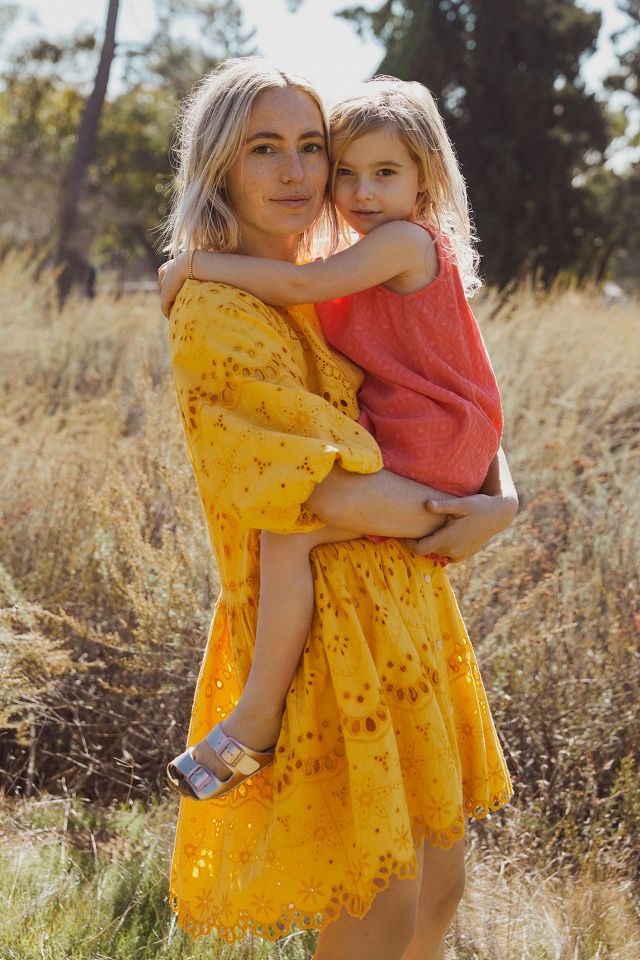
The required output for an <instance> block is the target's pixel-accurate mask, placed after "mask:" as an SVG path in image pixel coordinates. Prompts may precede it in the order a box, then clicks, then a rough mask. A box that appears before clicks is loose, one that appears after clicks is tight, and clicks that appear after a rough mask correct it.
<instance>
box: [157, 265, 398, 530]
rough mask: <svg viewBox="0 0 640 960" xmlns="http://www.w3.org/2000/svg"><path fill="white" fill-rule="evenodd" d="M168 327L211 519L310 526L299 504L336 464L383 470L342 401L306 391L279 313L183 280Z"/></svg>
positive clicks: (300, 352) (303, 359)
mask: <svg viewBox="0 0 640 960" xmlns="http://www.w3.org/2000/svg"><path fill="white" fill-rule="evenodd" d="M170 327H171V333H170V339H171V355H172V363H173V372H174V379H175V385H176V391H177V396H178V405H179V409H180V414H181V417H182V422H183V426H184V430H185V436H186V440H187V446H188V448H189V455H190V458H191V463H192V466H193V470H194V473H195V477H196V482H197V484H198V488H199V491H200V495H201V498H202V501H203V504H204V507H205V510H206V512H207V516H208V519H209V520H211V521H214V522H219V520H220V518H221V517H222V516H228V517H229V518H231V519H233V520H235V521H237V522H239V523H240V524H241V525H242V526H244V527H247V528H258V529H265V530H270V531H272V532H275V533H293V532H301V531H302V530H308V529H313V528H314V527H318V526H321V525H322V523H321V521H320V520H318V518H317V517H314V516H313V515H312V514H310V513H309V512H308V511H306V510H305V509H304V507H303V506H302V505H303V504H304V503H305V501H306V500H307V499H308V497H309V496H310V495H311V493H312V490H313V488H314V486H315V484H317V483H319V482H320V481H321V480H323V479H324V478H325V477H326V476H327V474H328V473H329V471H330V470H331V468H332V467H333V465H334V463H336V462H338V463H339V464H340V465H341V466H342V467H343V468H344V469H345V470H348V471H352V472H354V473H375V472H377V471H378V470H379V469H381V467H382V460H381V457H380V451H379V448H378V446H377V444H376V443H375V441H374V440H373V438H372V437H371V436H370V435H369V434H368V433H367V432H366V431H365V430H364V429H363V428H362V427H361V426H360V425H359V424H357V423H356V422H355V420H353V419H351V418H350V417H349V416H346V415H345V413H344V412H343V410H344V409H345V407H348V406H349V404H348V403H347V402H345V400H344V398H342V399H340V398H339V397H338V396H337V394H335V393H334V395H333V396H332V395H331V391H323V395H322V396H319V395H317V394H315V393H313V392H311V390H310V389H309V387H308V385H307V365H308V356H306V355H305V351H306V354H307V355H308V353H309V347H308V344H307V345H306V346H305V343H304V340H300V338H296V336H294V335H292V333H291V331H290V330H289V329H288V328H287V322H286V319H285V318H284V317H283V316H282V315H281V314H280V313H279V312H278V311H276V310H275V309H273V308H270V307H267V306H265V305H264V304H262V303H260V301H258V300H256V299H255V298H253V297H250V296H249V295H248V294H243V293H241V292H239V291H236V290H234V289H233V288H230V287H227V286H224V285H221V284H193V283H190V284H185V286H184V287H183V291H182V293H181V295H180V296H179V297H178V299H177V300H176V303H175V304H174V307H173V309H172V312H171V321H170ZM327 358H328V359H330V357H329V355H327ZM338 382H339V381H338V380H336V384H338ZM351 406H353V400H352V401H351Z"/></svg>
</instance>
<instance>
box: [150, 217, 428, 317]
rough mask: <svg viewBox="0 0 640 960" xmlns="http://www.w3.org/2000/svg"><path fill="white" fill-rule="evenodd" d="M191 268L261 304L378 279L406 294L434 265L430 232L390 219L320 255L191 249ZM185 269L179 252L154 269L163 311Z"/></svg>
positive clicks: (331, 294)
mask: <svg viewBox="0 0 640 960" xmlns="http://www.w3.org/2000/svg"><path fill="white" fill-rule="evenodd" d="M192 269H193V276H194V278H195V279H196V280H210V281H216V282H218V283H228V284H229V285H230V286H232V287H238V288H240V289H241V290H247V291H248V292H249V293H252V294H253V296H254V297H257V298H258V299H259V300H263V301H264V302H265V303H271V304H274V305H275V306H279V307H289V306H294V305H295V304H297V303H319V302H321V301H323V300H333V299H335V298H336V297H345V296H348V295H349V294H352V293H358V292H359V291H360V290H367V289H368V288H369V287H375V286H376V285H377V284H380V283H384V284H386V285H387V286H388V287H389V288H390V289H391V290H393V291H395V292H396V293H411V292H413V291H414V290H419V289H420V288H421V287H424V286H426V285H427V284H428V283H429V282H430V281H431V280H433V278H434V277H435V276H436V274H437V271H438V265H437V255H436V250H435V244H434V242H433V239H432V237H431V235H430V234H429V233H428V232H427V231H426V230H423V229H422V227H419V226H418V225H417V224H415V223H409V222H407V221H405V220H394V221H392V222H390V223H384V224H382V225H381V226H379V227H376V228H375V230H372V231H371V233H368V234H367V235H366V236H365V237H363V238H362V239H361V240H358V241H357V243H354V244H353V246H351V247H348V248H347V249H346V250H342V251H340V253H336V254H334V255H333V256H331V257H328V258H327V259H326V260H318V261H314V262H312V263H304V264H295V263H288V262H286V261H283V260H267V259H263V258H261V257H245V256H240V255H237V254H233V253H209V252H207V251H205V250H196V251H195V252H194V254H193V259H192ZM187 271H188V264H187V257H186V254H183V253H181V254H180V255H179V256H178V257H176V259H175V260H171V261H169V263H168V264H163V266H162V267H161V268H160V271H159V276H160V284H161V301H162V312H163V313H164V315H165V316H168V315H169V310H170V309H171V304H172V303H173V301H174V300H175V298H176V296H177V294H178V291H179V290H180V287H181V286H182V284H183V283H184V281H185V280H186V279H187V278H188V273H187Z"/></svg>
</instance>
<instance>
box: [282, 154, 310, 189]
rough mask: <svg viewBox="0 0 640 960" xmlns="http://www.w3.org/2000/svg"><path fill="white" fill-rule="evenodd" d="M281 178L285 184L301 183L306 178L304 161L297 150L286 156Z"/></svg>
mask: <svg viewBox="0 0 640 960" xmlns="http://www.w3.org/2000/svg"><path fill="white" fill-rule="evenodd" d="M281 177H282V181H283V183H300V182H301V181H302V179H303V178H304V170H303V169H302V161H301V160H300V154H299V153H298V151H297V150H294V151H292V152H291V153H288V154H286V155H285V159H284V163H283V166H282V172H281Z"/></svg>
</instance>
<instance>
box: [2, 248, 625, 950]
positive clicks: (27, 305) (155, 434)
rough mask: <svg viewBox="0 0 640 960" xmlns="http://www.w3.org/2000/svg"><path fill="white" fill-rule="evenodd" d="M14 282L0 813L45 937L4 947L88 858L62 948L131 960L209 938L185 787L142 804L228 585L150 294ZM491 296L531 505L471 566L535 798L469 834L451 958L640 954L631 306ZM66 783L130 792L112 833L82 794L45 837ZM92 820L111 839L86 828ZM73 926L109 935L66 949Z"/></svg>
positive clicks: (493, 678) (7, 347)
mask: <svg viewBox="0 0 640 960" xmlns="http://www.w3.org/2000/svg"><path fill="white" fill-rule="evenodd" d="M0 290H1V292H2V303H3V307H4V309H3V311H2V314H1V315H0V325H1V326H2V331H1V340H0V377H1V380H0V383H1V389H2V408H1V412H0V455H1V457H2V464H3V470H2V473H1V474H0V504H1V506H0V509H1V517H2V523H1V525H0V558H1V561H0V600H1V603H0V607H1V610H0V670H1V680H2V682H1V685H0V724H1V725H2V731H3V732H2V738H1V740H0V767H1V768H2V776H3V783H4V788H5V791H6V792H7V794H9V795H22V796H23V797H31V800H30V801H24V800H20V801H17V800H13V801H11V802H10V803H9V804H8V806H7V805H5V808H4V811H5V812H6V811H7V810H8V811H9V816H10V818H13V819H14V820H15V821H16V822H17V827H16V829H15V830H14V831H11V830H9V831H8V832H7V834H6V837H5V839H6V840H7V843H8V844H9V846H8V847H7V846H6V844H5V845H4V846H3V845H2V843H1V842H0V851H1V852H2V856H7V857H11V856H12V855H13V854H12V851H13V850H14V849H15V842H16V837H17V836H21V837H23V839H24V841H25V844H26V846H25V849H26V850H27V853H24V857H25V858H26V859H25V860H24V863H23V865H22V866H21V867H20V870H21V873H20V874H16V875H14V874H11V871H10V870H9V869H3V871H0V872H3V873H4V875H5V879H6V880H7V882H8V880H9V879H11V878H13V879H11V883H10V885H9V887H5V888H3V889H2V890H0V898H2V897H4V900H5V903H6V904H12V905H13V906H14V907H15V906H16V904H17V908H18V915H20V910H23V911H24V910H27V911H28V910H29V909H30V906H29V905H30V904H31V906H32V907H33V905H34V904H44V905H45V907H46V909H44V908H43V910H44V912H43V916H44V917H45V920H43V921H42V924H44V926H42V924H41V925H40V927H38V930H39V933H37V937H40V940H37V937H36V933H34V935H33V937H35V939H34V938H31V939H29V940H24V941H22V940H14V941H11V940H8V941H5V944H2V942H1V941H0V946H2V947H3V949H5V953H6V955H7V957H11V958H12V960H17V958H21V957H23V956H24V957H27V956H29V957H30V956H36V955H40V954H39V953H38V952H37V951H36V952H34V949H35V947H34V944H35V943H36V942H37V943H40V944H41V945H42V943H44V941H43V940H42V936H44V930H45V927H46V922H47V921H46V917H48V916H50V914H48V913H47V909H49V907H51V909H52V910H53V909H56V910H63V911H65V916H66V915H67V913H68V912H69V911H68V905H69V903H71V902H75V901H74V900H73V896H72V894H71V893H69V891H70V890H73V889H79V887H73V883H75V882H76V881H75V880H73V878H74V877H76V878H77V877H78V876H82V877H85V879H86V881H87V884H88V887H87V889H88V890H89V891H94V893H95V898H94V900H95V902H92V906H95V910H93V912H91V910H90V909H89V902H88V901H87V900H83V904H84V906H83V908H82V910H80V908H79V907H78V906H76V907H74V910H75V913H74V911H71V914H70V916H71V915H73V916H75V918H76V920H75V922H76V927H73V921H72V919H69V921H68V923H69V924H70V926H68V927H66V926H65V924H64V923H62V921H60V922H59V923H57V924H56V925H55V929H56V931H58V932H57V933H56V934H55V936H56V937H57V938H58V939H57V940H55V938H54V939H51V938H50V940H49V941H48V944H49V945H48V947H47V950H48V952H45V953H42V955H43V956H47V957H51V958H55V957H58V956H60V957H62V956H77V957H78V960H80V958H82V960H84V958H85V957H87V958H88V957H90V956H94V955H95V956H104V957H107V956H111V955H113V956H116V955H125V953H126V954H127V955H129V953H130V955H132V956H133V955H134V952H132V951H133V947H132V948H131V951H129V948H128V947H126V949H125V941H126V942H127V943H128V942H129V941H128V940H127V939H126V938H127V937H130V938H131V944H134V943H135V944H136V946H135V955H137V956H138V955H139V956H149V957H151V956H156V955H158V956H159V955H163V956H172V955H176V956H178V955H180V956H185V957H187V956H193V957H196V956H201V955H202V956H204V953H200V952H199V951H200V947H198V948H196V947H193V948H191V947H187V946H186V945H184V944H182V941H180V943H181V944H182V945H181V946H180V949H178V947H177V946H176V944H177V943H178V941H176V940H175V939H173V940H172V939H171V937H172V936H174V935H173V934H171V930H170V926H169V919H168V916H165V914H164V912H163V911H164V906H162V897H163V896H164V893H165V890H164V871H165V869H166V855H167V848H166V844H164V846H163V844H159V843H157V842H156V843H155V845H154V843H153V842H152V843H151V846H152V847H153V851H151V852H149V850H148V846H147V843H148V838H149V837H152V838H153V837H156V838H157V837H158V836H160V835H161V836H163V837H166V836H169V835H170V821H171V818H172V815H173V813H172V811H173V807H172V806H171V807H167V806H166V805H165V804H161V805H160V807H158V808H156V807H152V808H151V809H150V810H149V811H148V812H147V813H144V812H143V808H142V807H141V806H140V803H141V802H143V801H146V800H147V799H148V798H149V797H150V795H151V794H152V793H153V792H154V791H156V790H159V791H162V790H163V789H164V786H163V783H162V769H163V761H164V760H165V759H166V757H167V756H168V755H171V753H172V752H173V751H177V750H178V749H181V747H182V742H183V736H184V730H185V727H186V721H187V715H188V711H189V707H190V702H191V696H192V690H193V685H194V681H195V673H196V670H197V667H198V660H199V654H200V651H201V649H202V646H203V641H204V637H205V634H206V630H207V627H208V624H209V619H210V615H211V610H212V606H213V600H214V598H215V595H216V590H217V582H216V572H215V570H214V568H213V565H212V562H211V556H210V550H209V546H208V544H207V542H206V535H205V528H204V521H203V518H202V515H201V511H200V506H199V503H198V501H197V498H196V494H195V489H194V484H193V480H192V476H191V469H190V466H189V462H188V458H187V455H186V449H185V447H184V443H183V439H182V435H181V428H180V424H179V419H178V415H177V411H176V407H175V401H174V396H173V387H172V383H171V376H170V371H169V367H168V358H167V352H166V346H165V340H166V330H165V321H164V320H163V319H162V318H161V317H160V315H159V313H158V309H157V305H156V302H155V300H154V298H153V297H142V296H140V297H128V298H123V299H121V300H117V301H114V300H112V299H107V298H104V297H103V298H98V299H97V300H95V301H93V302H91V303H87V302H86V301H75V302H72V303H70V304H69V305H68V306H67V307H66V308H65V311H64V312H63V313H62V314H60V313H58V311H57V309H56V307H55V299H54V286H53V281H52V278H51V277H50V276H48V275H44V276H40V277H39V278H36V276H35V271H34V269H33V267H32V266H31V265H30V263H29V262H28V260H24V259H20V258H13V259H12V258H8V259H6V260H5V261H4V262H3V263H2V264H0ZM476 309H477V312H478V315H479V318H480V321H481V324H482V327H483V330H484V333H485V337H486V339H487V342H488V344H489V348H490V352H491V354H492V358H493V361H494V365H495V367H496V371H497V374H498V377H499V379H500V382H501V386H502V390H503V397H504V405H505V415H506V423H507V429H506V435H505V445H506V447H507V450H508V454H509V460H510V463H511V466H512V469H513V472H514V475H515V477H516V481H517V484H518V488H519V491H520V497H521V509H520V513H519V516H518V518H517V519H516V522H515V523H514V525H513V526H512V528H511V529H510V530H509V531H507V533H505V534H504V535H503V536H502V537H501V538H500V539H499V540H497V541H496V542H494V543H493V544H491V545H489V547H488V548H487V549H486V550H485V551H483V553H482V554H481V555H479V556H478V557H476V558H474V560H473V561H471V562H469V563H467V564H465V565H464V566H461V567H459V568H455V569H453V570H452V578H453V579H454V582H455V586H456V590H457V592H458V595H459V598H460V603H461V606H462V609H463V612H464V615H465V619H466V620H467V623H468V626H469V628H470V632H471V634H472V636H473V638H474V640H475V643H476V648H477V651H478V655H479V658H480V661H481V665H482V669H483V675H484V679H485V683H486V685H487V686H488V688H489V695H490V700H491V703H492V707H493V711H494V715H495V717H496V722H497V724H498V727H499V729H500V731H501V733H502V735H503V737H504V740H505V744H506V749H507V753H508V756H509V760H510V765H511V768H512V772H513V774H514V779H515V783H516V796H515V800H514V808H513V810H512V811H511V812H507V813H504V814H501V815H499V816H498V817H496V818H494V819H493V820H491V821H489V822H488V823H485V824H482V825H478V826H477V827H476V828H474V831H473V836H474V841H473V846H474V849H473V851H472V853H471V858H470V873H471V880H470V886H469V892H468V895H467V897H466V899H465V904H464V907H463V908H462V910H461V912H460V919H459V921H458V928H457V930H456V931H455V932H454V935H453V938H452V951H453V952H452V956H453V955H454V954H455V956H456V957H458V958H462V960H466V958H469V960H471V958H478V960H485V958H486V960H521V958H538V957H540V958H547V957H548V958H561V960H564V958H566V960H576V958H577V960H582V958H589V960H591V958H593V960H596V958H604V957H608V958H609V957H610V958H623V957H624V958H627V957H631V956H633V955H635V953H640V924H639V919H638V914H637V906H636V900H635V899H634V898H633V897H632V895H631V890H632V888H631V886H630V884H632V883H633V882H634V881H637V879H638V874H639V873H640V870H639V869H638V853H637V851H638V849H639V848H640V775H639V771H638V755H639V753H640V749H639V747H640V724H639V723H638V711H637V704H638V700H639V696H640V669H639V667H640V660H639V652H638V638H639V635H640V600H639V593H638V563H639V557H640V550H639V540H640V533H639V527H638V501H639V494H640V490H639V480H638V469H637V466H638V454H639V445H640V444H639V435H640V398H639V396H638V390H637V371H638V369H640V330H639V326H640V320H639V318H638V309H637V304H628V305H619V306H609V305H607V304H605V303H604V302H603V300H602V299H601V298H600V296H599V295H598V293H597V292H595V291H594V292H592V293H586V292H576V291H572V290H568V291H567V290H565V291H553V292H551V294H548V295H545V296H542V295H539V294H538V293H536V292H535V291H532V290H522V291H520V292H519V293H517V294H515V295H514V296H512V297H511V298H510V299H509V300H508V301H506V302H504V303H500V302H499V301H498V300H497V298H496V297H495V296H494V295H492V294H485V295H484V297H483V298H482V299H479V301H478V304H477V308H476ZM49 795H53V796H54V797H59V798H62V801H64V802H61V803H60V804H58V805H57V806H58V807H59V808H60V809H62V810H64V809H69V810H71V809H75V807H74V806H73V805H74V804H75V805H78V804H80V807H81V808H82V809H85V808H84V807H82V804H81V801H80V799H75V798H79V797H87V798H91V799H92V800H98V801H104V802H107V801H112V800H117V801H123V800H124V801H129V802H132V801H133V802H134V806H133V807H129V808H123V810H122V811H121V812H120V813H114V812H111V813H109V812H107V811H105V810H103V808H98V810H102V811H103V812H102V813H96V814H95V816H98V817H99V816H102V817H105V818H107V820H108V824H107V826H104V825H103V827H100V828H96V829H94V827H93V826H92V823H93V821H91V820H90V819H89V820H87V816H88V815H87V814H82V815H81V813H77V815H76V814H73V815H71V814H69V817H68V819H67V825H66V827H64V823H60V822H58V825H57V827H56V828H55V830H53V833H52V834H51V836H54V837H55V840H53V841H51V843H52V844H53V847H54V852H53V853H51V850H50V846H51V844H49V845H47V844H39V841H38V842H35V841H34V840H33V830H34V829H36V828H34V827H33V821H34V819H35V821H36V822H37V818H38V816H39V814H38V811H39V810H40V808H41V806H43V805H44V809H46V810H49V807H47V806H46V803H52V802H53V801H50V800H48V797H49ZM65 804H66V807H65ZM54 806H55V804H54ZM126 809H129V811H130V812H129V813H126ZM47 815H49V814H47ZM74 817H76V819H77V820H78V823H79V824H80V826H78V831H80V833H82V835H83V836H84V838H85V840H87V837H90V836H93V838H94V839H93V841H92V842H93V846H91V841H90V840H87V843H89V848H86V849H85V847H83V846H82V843H84V840H83V841H82V843H81V844H80V849H79V850H78V849H76V845H75V841H74V840H73V838H72V834H73V822H74ZM83 817H84V819H83ZM118 817H120V820H118ZM128 817H129V818H131V817H133V818H134V820H131V819H127V818H128ZM109 818H111V819H109ZM113 818H115V820H114V819H113ZM125 821H126V824H125ZM134 821H135V822H134ZM123 824H125V825H124V826H123ZM132 824H133V826H132ZM38 829H39V828H38ZM52 829H53V828H52ZM100 829H102V830H103V833H104V838H106V839H105V841H104V843H103V842H102V841H101V840H100V836H101V834H100ZM131 830H133V831H134V833H135V831H136V830H139V831H140V834H139V836H138V834H136V837H138V839H136V840H135V842H134V841H132V840H131V837H130V832H131ZM83 831H84V832H83ZM92 831H93V832H92ZM76 832H77V831H76ZM47 836H49V835H47ZM65 837H66V840H65V839H64V838H65ZM127 837H128V838H129V839H127ZM145 837H146V838H147V839H144V838H145ZM114 838H116V839H114ZM118 838H119V839H118ZM123 838H124V839H123ZM1 839H2V838H0V840H1ZM118 844H120V847H121V848H122V849H121V850H120V853H118V855H117V856H115V855H114V856H115V859H114V857H113V856H112V853H113V848H114V845H115V846H117V845H118ZM60 846H61V847H62V849H63V850H64V851H65V852H64V855H63V854H59V856H58V852H56V851H58V849H59V847H60ZM119 849H120V848H119ZM29 851H31V852H29ZM123 851H124V852H123ZM145 851H146V852H145ZM147 854H148V856H147ZM21 856H23V855H22V854H21ZM83 858H84V859H83ZM145 858H146V859H145ZM112 861H113V863H116V866H113V865H112ZM21 863H22V861H21ZM117 864H120V866H118V865H117ZM141 865H146V866H144V869H142V866H141ZM54 866H55V869H54ZM138 867H140V870H139V872H138V873H137V874H136V872H135V871H136V869H137V868H138ZM74 871H75V872H74ZM78 871H79V872H78ZM46 877H48V878H49V879H48V880H46V881H45V878H46ZM136 877H137V879H136ZM20 878H22V879H20ZM38 878H39V879H38ZM23 880H24V883H23ZM71 881H73V883H71ZM152 881H153V882H152ZM70 883H71V886H70ZM119 883H120V884H121V886H118V884H119ZM136 884H137V886H136ZM145 884H147V886H145ZM113 890H116V892H117V890H119V891H120V893H119V894H118V895H117V896H116V895H115V893H113V895H112V893H110V892H109V891H113ZM99 891H103V893H100V895H99V896H98V892H99ZM127 891H128V893H127ZM127 897H129V900H128V901H127ZM30 898H31V899H30ZM132 898H133V901H132ZM136 898H137V899H136ZM89 899H91V897H90V898H89ZM127 902H128V903H131V902H135V903H136V904H137V906H136V907H135V909H133V910H131V909H129V908H128V907H126V906H124V904H125V903H127ZM46 905H48V907H47V906H46ZM154 918H155V919H154ZM158 918H159V919H158ZM156 921H157V922H156ZM34 922H35V921H34ZM39 922H40V921H38V923H39ZM80 925H83V928H85V927H86V929H90V930H92V931H93V932H92V933H91V936H92V937H94V940H93V941H92V942H93V944H94V946H91V945H88V946H87V948H86V950H84V948H82V950H81V949H80V948H78V950H77V952H76V953H68V952H67V953H65V952H64V951H65V950H66V949H67V948H66V947H65V946H64V944H65V943H66V942H67V941H66V940H65V937H68V936H71V932H73V929H77V928H78V927H79V926H80ZM36 926H37V924H36ZM112 929H115V930H116V931H121V932H122V937H124V939H122V940H118V938H117V937H115V939H113V938H112V939H111V940H109V936H110V934H109V936H107V934H108V931H110V930H112ZM65 931H66V932H65ZM70 931H71V932H70ZM105 931H107V933H105ZM36 932H37V931H36ZM114 936H115V934H114ZM118 936H119V934H118ZM101 938H102V939H101ZM11 943H18V944H19V945H18V946H11V947H10V946H8V945H7V944H11ZM118 944H119V945H118ZM294 948H295V951H297V952H294V953H291V951H293V950H294ZM39 949H40V947H38V950H39ZM42 949H44V947H42ZM252 949H254V951H257V947H256V948H252ZM305 949H307V948H306V947H304V949H303V945H301V941H298V942H297V945H296V944H290V945H289V946H288V947H287V948H286V950H287V951H289V955H290V956H292V957H293V956H300V957H302V956H304V955H305V953H304V951H305ZM10 950H13V953H11V952H7V951H10ZM83 950H84V952H83ZM91 950H94V953H92V952H91ZM96 951H97V952H96ZM110 951H112V952H110ZM123 951H125V952H124V953H123ZM163 951H164V952H163ZM172 951H173V952H172ZM190 951H192V952H190ZM214 955H216V954H215V953H214ZM217 955H219V956H220V957H222V956H223V955H224V954H223V953H221V952H219V953H218V954H217ZM236 955H237V956H240V955H241V954H240V953H238V954H236ZM246 955H247V956H251V955H254V956H256V957H258V956H262V955H264V956H266V955H267V954H262V953H258V952H254V954H251V953H247V954H246ZM269 955H273V956H276V955H278V954H276V953H273V954H269ZM283 955H284V954H283Z"/></svg>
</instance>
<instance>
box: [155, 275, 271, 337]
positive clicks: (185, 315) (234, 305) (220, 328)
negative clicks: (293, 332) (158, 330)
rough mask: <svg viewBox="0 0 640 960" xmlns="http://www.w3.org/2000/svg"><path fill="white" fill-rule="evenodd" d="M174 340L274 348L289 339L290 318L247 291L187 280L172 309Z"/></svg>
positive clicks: (221, 284) (172, 333) (218, 284)
mask: <svg viewBox="0 0 640 960" xmlns="http://www.w3.org/2000/svg"><path fill="white" fill-rule="evenodd" d="M170 327H171V340H172V342H174V343H175V342H176V341H182V342H184V341H185V340H186V341H190V342H193V341H199V342H201V343H202V341H207V342H208V343H209V344H210V345H213V343H216V342H217V343H218V344H219V345H220V346H222V345H224V344H229V343H230V342H231V341H233V342H234V343H237V344H244V343H245V342H248V341H250V342H253V343H255V344H256V346H260V345H266V343H268V344H269V345H270V346H271V347H273V346H274V344H275V343H277V342H278V341H282V340H288V339H289V332H288V328H287V321H286V317H285V316H284V315H283V312H282V311H281V310H280V309H279V308H277V307H271V306H269V305H268V304H266V303H263V302H262V301H261V300H258V298H257V297H254V296H253V295H252V294H250V293H248V292H247V291H246V290H239V289H237V288H236V287H231V286H229V285H228V284H225V283H213V282H204V281H199V280H187V281H186V283H185V284H184V285H183V287H182V289H181V290H180V293H179V294H178V296H177V297H176V300H175V302H174V304H173V307H172V308H171V316H170Z"/></svg>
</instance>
